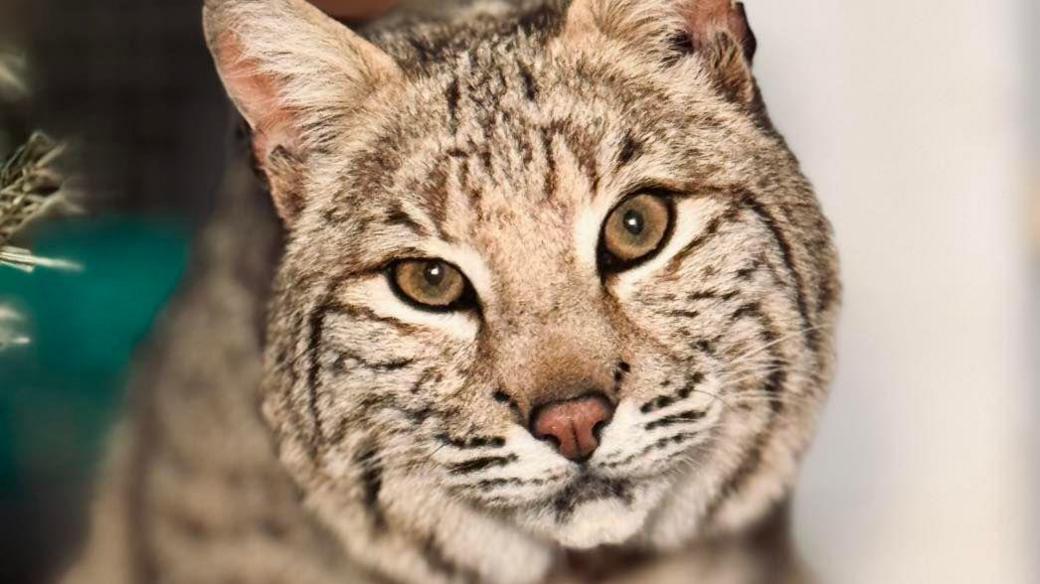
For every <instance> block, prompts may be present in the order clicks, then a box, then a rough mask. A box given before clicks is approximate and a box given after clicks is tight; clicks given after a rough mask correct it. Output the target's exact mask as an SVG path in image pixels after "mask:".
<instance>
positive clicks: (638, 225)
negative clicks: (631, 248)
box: [622, 210, 646, 236]
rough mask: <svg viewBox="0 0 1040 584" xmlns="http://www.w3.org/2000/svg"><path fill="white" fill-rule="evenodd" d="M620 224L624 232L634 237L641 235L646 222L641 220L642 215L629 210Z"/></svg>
mask: <svg viewBox="0 0 1040 584" xmlns="http://www.w3.org/2000/svg"><path fill="white" fill-rule="evenodd" d="M622 223H623V224H624V226H625V230H627V231H628V232H629V233H631V234H632V235H635V236H639V235H642V234H643V230H644V229H646V220H645V219H644V218H643V214H642V213H640V212H638V211H635V210H630V211H628V212H627V213H625V216H624V218H623V219H622Z"/></svg>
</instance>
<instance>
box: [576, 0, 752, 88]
mask: <svg viewBox="0 0 1040 584" xmlns="http://www.w3.org/2000/svg"><path fill="white" fill-rule="evenodd" d="M564 35H565V37H566V38H567V39H568V40H569V41H570V42H573V43H586V44H587V43H589V42H590V36H591V35H606V36H608V37H610V38H613V39H615V40H618V41H621V42H622V43H624V44H626V45H628V46H629V47H630V48H631V49H632V50H634V51H638V52H640V53H643V54H644V55H646V56H648V57H649V58H651V59H653V60H655V61H657V62H660V63H662V64H672V63H675V62H676V61H677V60H678V59H681V58H682V57H684V56H686V55H687V54H696V55H699V56H700V58H701V62H702V63H703V64H704V66H705V68H706V69H707V71H708V72H709V73H710V74H711V75H712V77H713V80H714V82H715V83H716V85H717V87H718V88H719V90H720V91H721V92H722V93H723V94H724V95H725V96H726V97H727V98H729V99H731V100H733V101H735V102H737V103H740V104H742V105H746V106H750V105H751V104H752V102H753V101H754V100H755V99H757V90H756V88H755V81H754V76H753V75H752V73H751V63H752V61H753V60H754V57H755V49H756V46H757V43H756V41H755V35H754V33H752V32H751V27H750V25H749V24H748V19H747V14H746V13H745V11H744V5H743V3H740V2H735V1H734V0H574V2H573V3H572V4H571V7H570V9H569V11H568V13H567V24H566V27H565V32H564Z"/></svg>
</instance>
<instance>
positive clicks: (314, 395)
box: [307, 303, 332, 444]
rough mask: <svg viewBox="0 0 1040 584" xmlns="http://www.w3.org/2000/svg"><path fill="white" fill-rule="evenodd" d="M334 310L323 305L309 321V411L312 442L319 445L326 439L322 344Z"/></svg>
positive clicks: (319, 306)
mask: <svg viewBox="0 0 1040 584" xmlns="http://www.w3.org/2000/svg"><path fill="white" fill-rule="evenodd" d="M331 309H332V308H331V307H330V306H329V305H328V304H326V303H321V304H319V305H318V306H317V308H315V309H314V311H313V312H311V316H310V318H309V319H308V325H309V327H310V335H309V338H308V344H307V356H308V358H309V360H308V368H307V409H308V411H309V412H310V414H311V422H312V423H313V424H314V436H313V437H312V442H313V443H315V444H317V443H320V442H322V441H323V440H324V439H325V429H324V428H323V427H322V421H321V412H320V411H319V409H318V383H319V380H320V376H321V344H322V335H323V334H324V330H325V316H326V315H327V314H328V313H329V311H330V310H331Z"/></svg>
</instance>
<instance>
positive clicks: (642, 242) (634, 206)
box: [600, 194, 672, 272]
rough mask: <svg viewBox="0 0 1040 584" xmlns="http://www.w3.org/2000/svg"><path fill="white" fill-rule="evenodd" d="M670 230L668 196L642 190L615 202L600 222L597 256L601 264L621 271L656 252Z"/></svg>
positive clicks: (612, 269) (662, 244) (670, 218)
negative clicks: (601, 226) (608, 213)
mask: <svg viewBox="0 0 1040 584" xmlns="http://www.w3.org/2000/svg"><path fill="white" fill-rule="evenodd" d="M671 230H672V205H671V202H670V200H669V199H668V198H666V197H662V196H658V195H652V194H641V195H636V196H634V197H630V198H628V199H627V200H625V201H624V202H623V203H621V204H620V205H618V206H617V208H615V209H614V211H613V212H611V214H610V217H608V218H607V223H606V225H604V226H603V242H602V243H601V249H600V256H601V263H602V264H603V268H604V269H607V270H610V271H615V272H616V271H620V270H623V269H627V268H630V267H632V266H634V265H635V264H637V263H640V262H642V261H644V260H646V259H649V258H650V257H651V256H653V255H654V254H656V253H657V252H658V251H660V249H661V248H662V247H664V243H665V240H666V239H668V235H669V233H670V232H671Z"/></svg>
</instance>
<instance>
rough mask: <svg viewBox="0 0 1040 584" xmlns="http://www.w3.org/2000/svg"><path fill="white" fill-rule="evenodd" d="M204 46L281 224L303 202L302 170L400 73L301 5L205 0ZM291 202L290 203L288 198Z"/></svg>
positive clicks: (295, 1)
mask: <svg viewBox="0 0 1040 584" xmlns="http://www.w3.org/2000/svg"><path fill="white" fill-rule="evenodd" d="M203 23H204V26H205V31H206V42H207V44H208V45H209V48H210V52H211V53H212V54H213V59H214V62H215V63H216V66H217V71H218V73H219V74H220V78H221V80H222V81H223V83H224V87H225V88H226V89H227V92H228V95H229V96H230V97H231V100H232V101H233V102H234V103H235V105H236V107H237V108H238V110H239V111H240V112H241V113H242V116H243V117H244V118H245V119H246V122H248V124H249V126H250V128H252V131H253V146H254V150H255V152H256V158H257V161H258V163H259V165H260V167H261V168H262V169H263V170H264V171H265V172H266V173H267V175H268V178H269V183H270V185H271V191H272V195H273V196H274V197H275V203H276V206H277V207H278V209H279V212H280V213H281V214H282V217H283V219H285V220H286V221H287V222H291V221H292V220H293V219H294V218H295V215H297V214H298V209H299V208H302V206H303V204H304V203H305V201H302V199H300V197H302V194H301V193H300V191H299V189H292V190H293V191H294V192H293V193H292V194H289V193H287V192H285V189H286V187H287V185H290V184H294V185H298V184H299V180H298V177H294V176H286V173H298V172H299V168H300V164H287V163H286V162H285V161H287V160H291V161H295V162H301V161H304V160H306V158H307V154H308V152H309V151H312V150H313V149H315V148H316V147H320V146H321V145H322V144H323V143H325V142H326V141H328V140H329V138H330V137H331V135H332V131H333V130H334V129H335V128H336V125H337V124H342V123H343V122H344V121H346V120H347V119H348V118H349V117H350V114H351V113H352V112H353V111H356V110H357V108H358V107H359V105H360V104H361V103H362V101H363V100H364V99H365V97H367V96H368V95H369V94H371V93H372V92H373V91H374V90H375V89H376V88H378V87H380V86H381V85H383V84H385V83H388V82H390V81H392V80H394V79H396V78H398V76H399V74H400V70H399V68H398V67H397V65H396V63H394V61H393V60H392V59H391V58H390V57H389V56H388V55H387V54H386V53H384V52H382V51H381V50H380V49H378V48H377V47H375V46H374V45H372V44H370V43H369V42H367V41H365V40H364V39H362V38H361V37H359V36H358V35H356V34H355V33H354V32H352V31H351V30H349V29H348V28H347V27H345V26H343V25H342V24H340V23H338V22H336V21H335V20H334V19H332V18H330V17H328V16H326V15H325V14H324V13H322V12H321V11H320V10H318V9H317V8H315V7H314V6H312V5H310V4H309V3H308V2H306V1H305V0H206V2H205V5H204V7H203ZM290 199H292V200H290Z"/></svg>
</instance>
